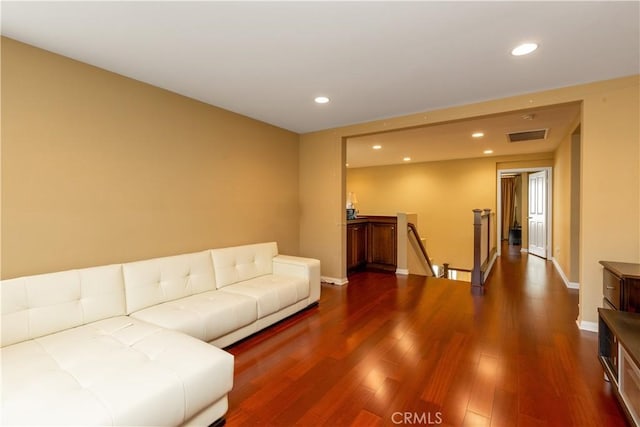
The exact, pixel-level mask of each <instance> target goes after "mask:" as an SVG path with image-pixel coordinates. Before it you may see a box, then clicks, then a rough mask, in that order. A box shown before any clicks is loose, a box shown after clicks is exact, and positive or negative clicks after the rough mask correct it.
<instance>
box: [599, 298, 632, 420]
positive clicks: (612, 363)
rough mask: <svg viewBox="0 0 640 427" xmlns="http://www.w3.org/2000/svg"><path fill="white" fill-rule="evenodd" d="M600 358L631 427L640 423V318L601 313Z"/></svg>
mask: <svg viewBox="0 0 640 427" xmlns="http://www.w3.org/2000/svg"><path fill="white" fill-rule="evenodd" d="M598 356H599V358H600V363H602V367H603V368H604V372H605V375H606V377H607V378H608V379H609V381H610V382H611V386H612V387H613V390H614V392H615V394H616V397H617V398H618V401H619V402H620V405H621V406H622V408H623V409H624V411H625V413H626V415H627V418H628V420H629V422H630V423H631V425H633V426H636V427H638V424H639V423H640V314H637V313H627V312H624V311H618V310H610V309H606V308H599V309H598Z"/></svg>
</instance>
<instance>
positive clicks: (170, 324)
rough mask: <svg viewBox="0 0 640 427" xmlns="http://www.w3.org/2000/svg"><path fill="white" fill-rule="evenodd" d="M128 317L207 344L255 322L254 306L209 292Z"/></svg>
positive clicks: (244, 298)
mask: <svg viewBox="0 0 640 427" xmlns="http://www.w3.org/2000/svg"><path fill="white" fill-rule="evenodd" d="M130 316H131V317H135V318H136V319H140V320H144V321H146V322H149V323H153V324H155V325H158V326H162V327H164V328H168V329H172V330H175V331H180V332H184V333H185V334H188V335H191V336H192V337H195V338H198V339H200V340H203V341H207V342H209V341H212V340H214V339H216V338H219V337H221V336H223V335H225V334H228V333H230V332H233V331H235V330H237V329H240V328H242V327H243V326H246V325H248V324H250V323H252V322H254V321H255V320H256V319H257V318H258V304H257V301H256V300H255V299H254V298H251V297H248V296H245V295H240V294H231V293H223V292H219V291H209V292H204V293H201V294H198V295H192V296H189V297H186V298H181V299H179V300H176V301H169V302H166V303H163V304H159V305H155V306H153V307H149V308H145V309H144V310H141V311H136V312H135V313H131V315H130Z"/></svg>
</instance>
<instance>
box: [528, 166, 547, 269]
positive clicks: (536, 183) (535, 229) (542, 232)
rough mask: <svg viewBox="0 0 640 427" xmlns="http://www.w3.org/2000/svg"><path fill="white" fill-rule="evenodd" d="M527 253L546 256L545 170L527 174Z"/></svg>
mask: <svg viewBox="0 0 640 427" xmlns="http://www.w3.org/2000/svg"><path fill="white" fill-rule="evenodd" d="M528 219H529V253H530V254H533V255H537V256H539V257H542V258H545V259H546V258H547V221H546V219H547V171H546V170H545V171H540V172H536V173H532V174H529V216H528Z"/></svg>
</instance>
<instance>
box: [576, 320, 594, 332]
mask: <svg viewBox="0 0 640 427" xmlns="http://www.w3.org/2000/svg"><path fill="white" fill-rule="evenodd" d="M576 325H578V328H579V329H582V330H583V331H589V332H598V322H587V321H586V320H580V321H578V320H576Z"/></svg>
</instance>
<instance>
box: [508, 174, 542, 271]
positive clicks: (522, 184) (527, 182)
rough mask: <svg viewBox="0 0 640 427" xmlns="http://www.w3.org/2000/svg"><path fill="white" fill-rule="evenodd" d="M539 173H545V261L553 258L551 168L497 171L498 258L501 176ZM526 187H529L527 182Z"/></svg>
mask: <svg viewBox="0 0 640 427" xmlns="http://www.w3.org/2000/svg"><path fill="white" fill-rule="evenodd" d="M540 171H547V213H546V216H547V218H546V221H547V247H546V249H547V259H548V260H550V259H551V258H552V256H553V253H552V252H551V236H552V231H553V222H552V221H553V215H552V213H553V203H552V202H553V173H552V172H553V168H552V167H551V166H546V167H539V168H519V169H498V172H497V179H496V181H497V184H496V242H497V245H496V246H497V251H498V256H500V255H502V185H501V184H500V179H502V175H503V174H513V173H522V172H540ZM522 185H524V183H523V184H522ZM527 185H529V184H528V182H527ZM523 226H524V224H523ZM523 251H524V249H523Z"/></svg>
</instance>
